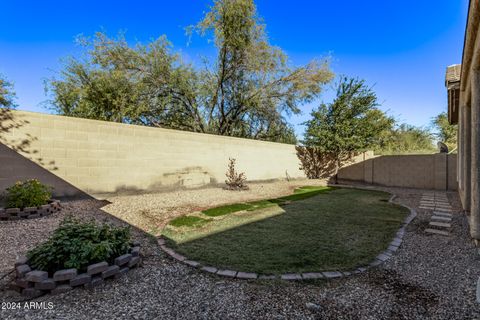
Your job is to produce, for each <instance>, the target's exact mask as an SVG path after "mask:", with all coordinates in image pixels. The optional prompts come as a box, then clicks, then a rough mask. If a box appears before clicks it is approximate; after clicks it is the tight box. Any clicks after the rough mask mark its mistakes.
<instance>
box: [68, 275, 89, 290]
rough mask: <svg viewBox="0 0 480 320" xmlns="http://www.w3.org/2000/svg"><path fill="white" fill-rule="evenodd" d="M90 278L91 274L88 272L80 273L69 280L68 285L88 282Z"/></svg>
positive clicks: (79, 284)
mask: <svg viewBox="0 0 480 320" xmlns="http://www.w3.org/2000/svg"><path fill="white" fill-rule="evenodd" d="M91 280H92V276H91V275H89V274H88V273H81V274H79V275H77V276H76V277H75V278H73V279H71V280H70V286H72V287H77V286H81V285H84V284H86V283H89V282H90V281H91Z"/></svg>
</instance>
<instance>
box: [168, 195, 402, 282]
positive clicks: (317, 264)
mask: <svg viewBox="0 0 480 320" xmlns="http://www.w3.org/2000/svg"><path fill="white" fill-rule="evenodd" d="M389 197H390V195H389V194H387V193H383V192H376V191H363V190H354V189H341V188H340V189H338V188H330V187H311V188H309V187H303V188H302V187H301V188H298V189H296V190H295V193H294V194H293V195H291V196H286V197H281V198H276V199H270V200H263V201H256V202H249V203H241V204H234V205H228V206H223V207H217V208H212V209H207V210H204V211H202V212H199V213H197V214H196V215H189V216H183V217H180V218H177V219H174V220H172V221H171V222H170V224H169V225H167V227H166V229H165V231H164V232H163V235H164V236H165V237H166V238H167V239H168V241H167V244H168V245H169V246H171V248H172V249H174V250H175V251H177V252H178V253H180V254H182V255H184V256H186V257H188V258H189V259H191V260H195V261H199V262H202V263H204V264H205V265H211V266H216V267H218V268H220V269H227V270H232V269H233V270H242V271H250V272H255V273H261V274H267V275H268V274H281V273H289V272H291V273H294V272H300V273H301V272H315V271H353V270H355V269H356V268H358V267H361V266H366V265H368V264H369V263H370V262H372V261H373V260H374V259H375V257H376V256H377V255H378V254H379V253H380V252H383V251H384V250H385V249H387V247H388V246H389V244H390V242H391V241H392V239H393V238H394V235H395V233H396V232H397V231H398V229H399V228H400V226H401V224H402V221H403V220H404V219H405V217H406V215H407V213H408V209H406V208H402V207H400V206H397V205H394V204H390V203H388V199H389ZM326 226H328V227H326Z"/></svg>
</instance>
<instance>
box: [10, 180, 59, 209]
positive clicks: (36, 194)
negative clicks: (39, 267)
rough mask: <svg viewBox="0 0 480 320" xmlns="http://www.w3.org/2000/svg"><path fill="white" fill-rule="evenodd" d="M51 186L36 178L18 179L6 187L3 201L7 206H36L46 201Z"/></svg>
mask: <svg viewBox="0 0 480 320" xmlns="http://www.w3.org/2000/svg"><path fill="white" fill-rule="evenodd" d="M51 196H52V188H51V187H49V186H46V185H44V184H42V183H41V182H40V181H38V180H37V179H30V180H26V181H18V182H17V183H15V184H14V185H13V186H11V187H9V188H7V190H6V196H5V198H6V199H5V200H6V201H5V202H6V206H7V208H25V207H37V206H41V205H44V204H46V203H48V200H50V198H51Z"/></svg>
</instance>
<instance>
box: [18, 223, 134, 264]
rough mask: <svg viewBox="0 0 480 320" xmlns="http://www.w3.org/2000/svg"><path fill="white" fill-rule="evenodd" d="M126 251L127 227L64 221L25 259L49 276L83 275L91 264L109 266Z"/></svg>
mask: <svg viewBox="0 0 480 320" xmlns="http://www.w3.org/2000/svg"><path fill="white" fill-rule="evenodd" d="M129 247H130V228H129V227H113V226H110V225H108V224H97V223H95V222H94V221H93V220H92V221H90V222H81V221H80V220H78V219H74V218H70V217H67V218H65V219H64V220H63V221H62V222H61V224H60V226H59V227H58V228H57V229H56V230H55V231H54V232H53V234H52V236H51V237H50V238H49V239H48V240H47V241H46V242H44V243H43V244H41V245H39V246H37V247H36V248H34V249H32V250H30V251H29V252H28V253H27V258H28V260H29V263H30V266H31V267H32V268H35V269H39V270H43V271H48V272H49V273H53V272H55V271H56V270H60V269H67V268H76V269H78V270H79V271H85V270H86V268H87V266H88V265H90V264H92V263H97V262H102V261H107V262H112V260H113V259H115V258H116V257H118V256H120V255H122V254H125V253H127V252H128V249H129Z"/></svg>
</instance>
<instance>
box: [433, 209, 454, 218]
mask: <svg viewBox="0 0 480 320" xmlns="http://www.w3.org/2000/svg"><path fill="white" fill-rule="evenodd" d="M433 214H434V215H436V216H442V217H447V218H452V217H453V215H452V214H451V213H447V212H439V211H434V212H433Z"/></svg>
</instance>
